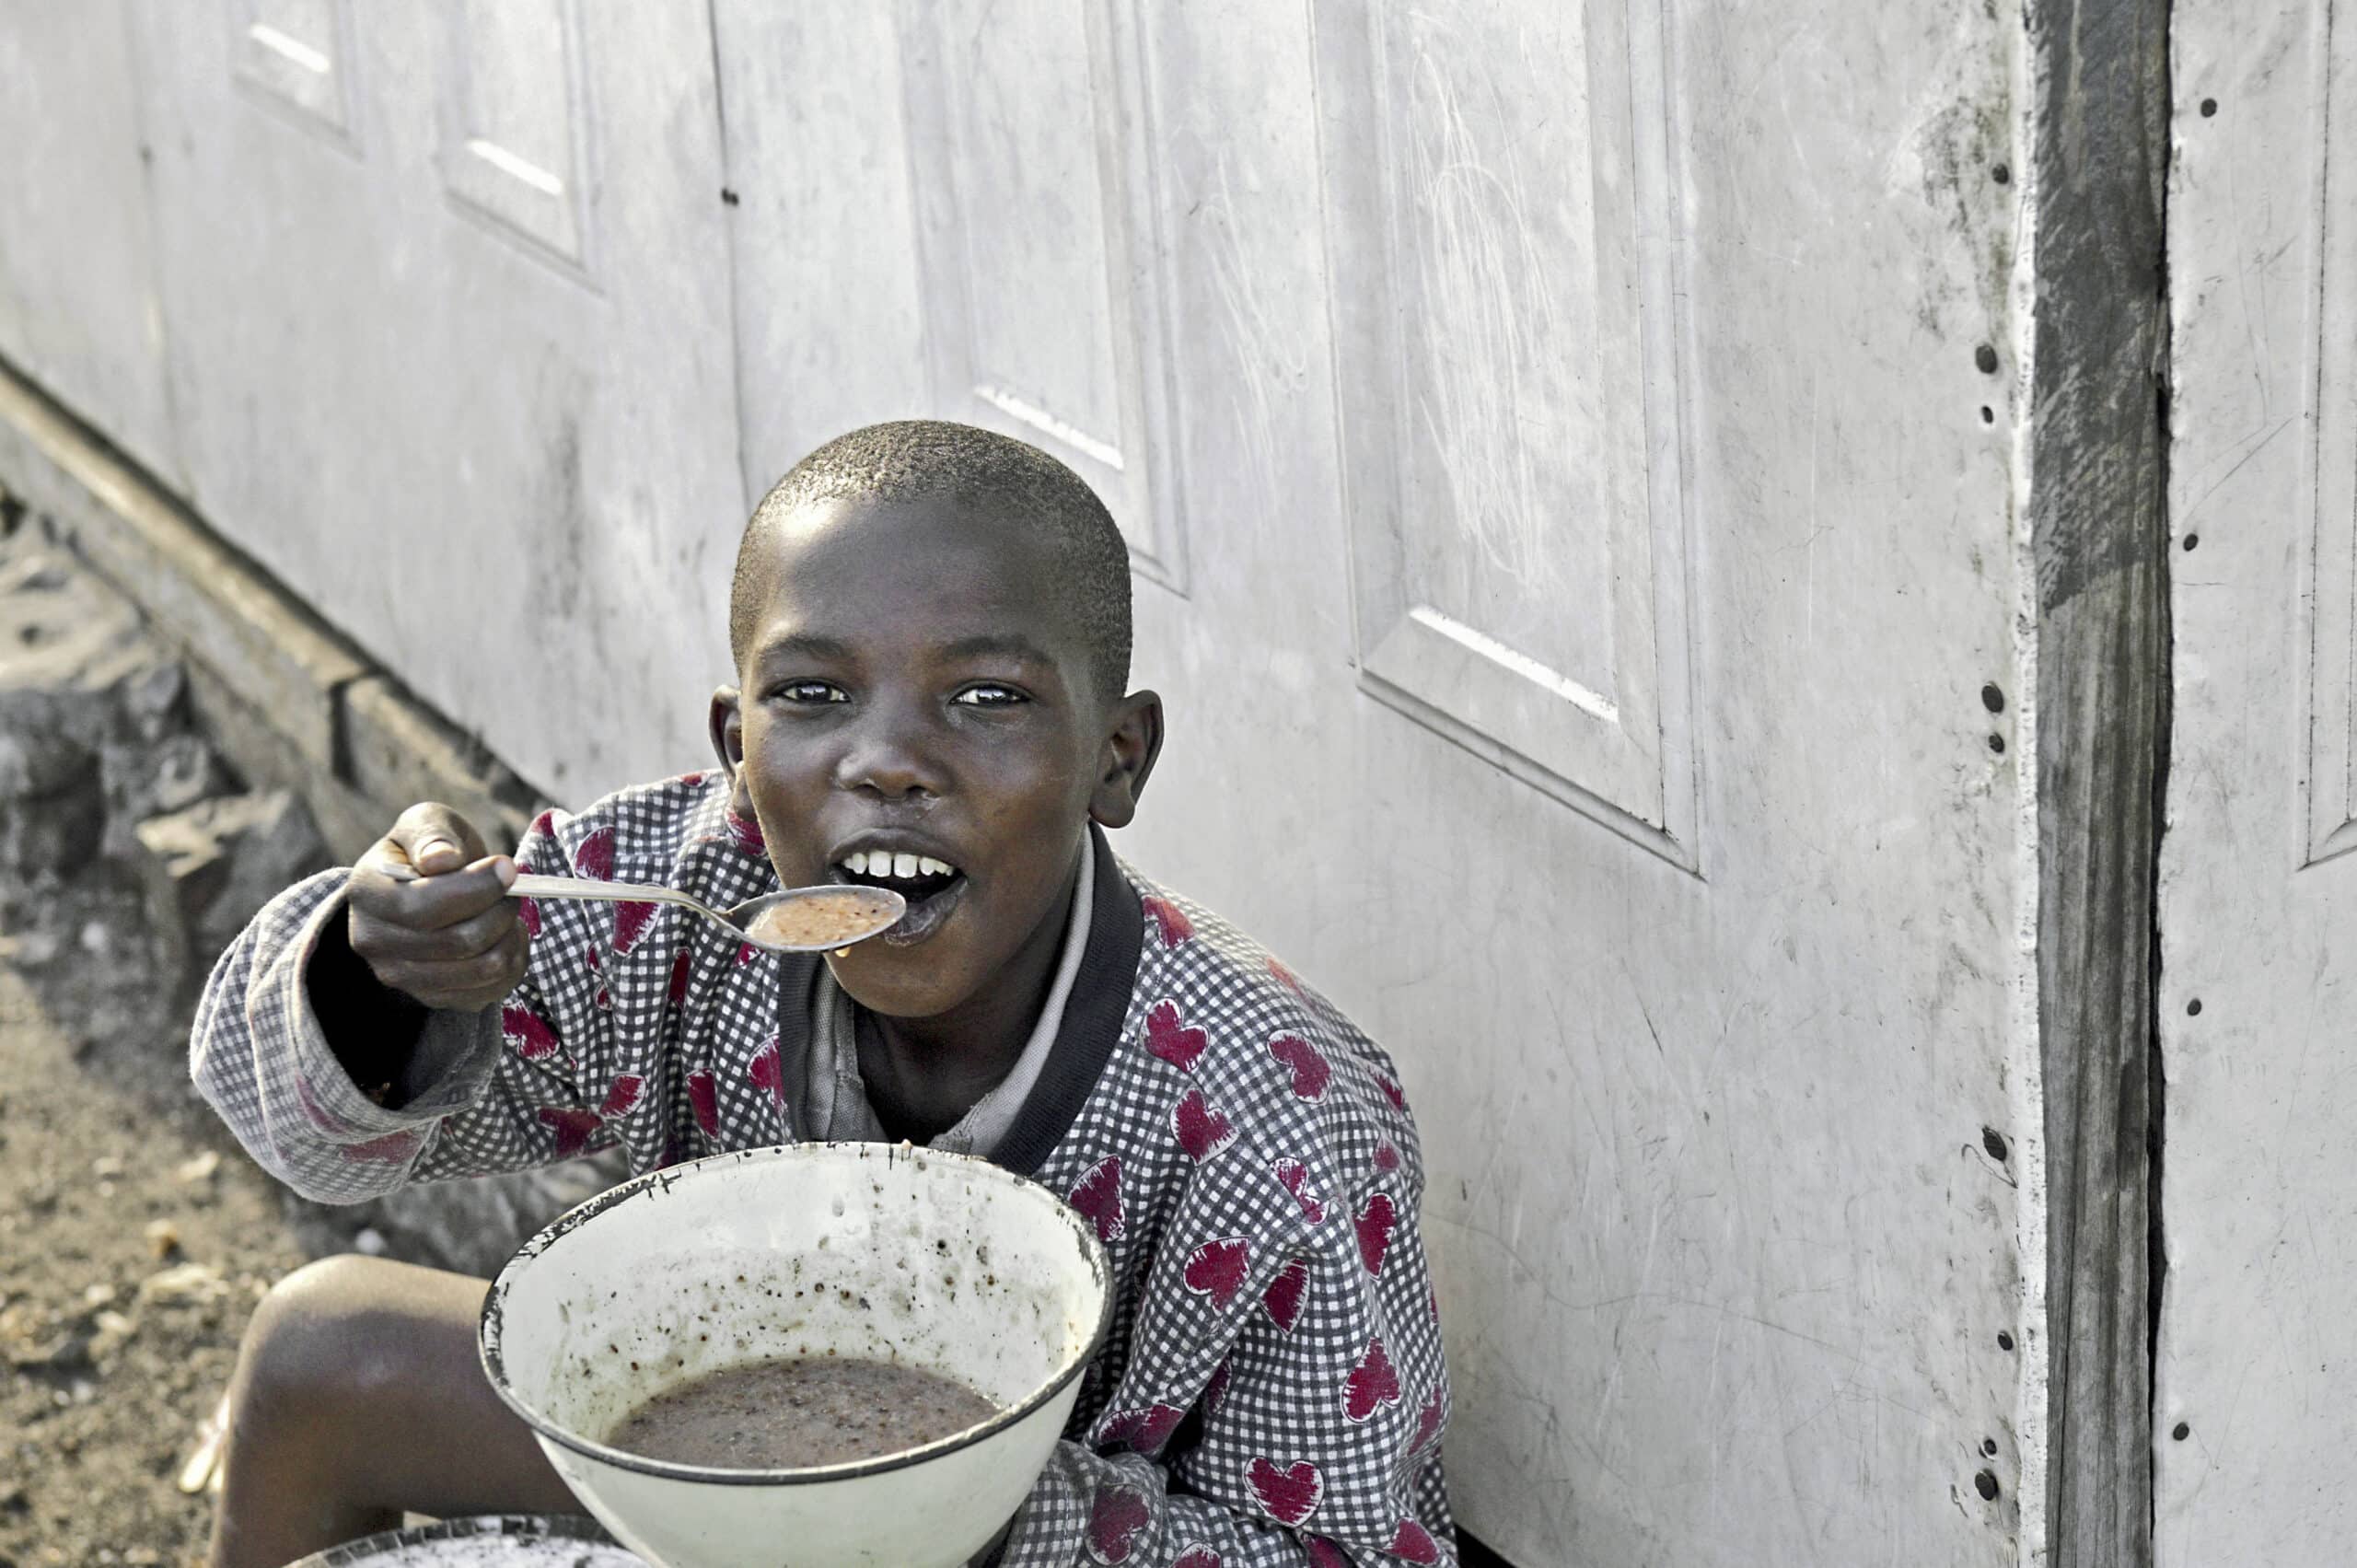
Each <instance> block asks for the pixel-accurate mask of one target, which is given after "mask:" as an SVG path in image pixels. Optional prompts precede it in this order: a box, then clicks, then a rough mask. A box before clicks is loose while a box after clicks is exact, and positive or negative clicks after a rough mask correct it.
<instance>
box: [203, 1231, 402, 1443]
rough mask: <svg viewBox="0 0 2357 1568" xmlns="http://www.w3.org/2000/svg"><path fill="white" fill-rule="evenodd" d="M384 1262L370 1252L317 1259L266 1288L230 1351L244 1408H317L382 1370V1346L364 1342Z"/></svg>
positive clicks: (358, 1390)
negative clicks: (372, 1346) (240, 1338)
mask: <svg viewBox="0 0 2357 1568" xmlns="http://www.w3.org/2000/svg"><path fill="white" fill-rule="evenodd" d="M389 1267H393V1266H392V1265H387V1264H385V1263H383V1262H382V1261H380V1260H377V1259H374V1258H361V1257H351V1256H347V1257H339V1258H322V1259H320V1260H319V1261H317V1262H315V1263H307V1264H305V1265H304V1266H303V1267H301V1268H299V1269H297V1270H296V1271H295V1272H293V1273H291V1274H289V1275H287V1276H286V1277H285V1278H284V1279H283V1280H281V1281H279V1282H278V1283H276V1284H274V1285H273V1286H272V1287H271V1289H270V1293H269V1294H268V1295H264V1296H263V1297H262V1299H261V1304H260V1305H259V1306H258V1307H255V1308H254V1315H253V1318H252V1320H251V1321H250V1323H248V1324H247V1325H246V1337H245V1342H244V1344H243V1346H242V1347H241V1348H240V1349H239V1351H238V1404H239V1405H240V1406H241V1407H245V1412H246V1413H253V1412H255V1411H257V1410H258V1409H259V1408H262V1407H266V1408H268V1409H269V1410H270V1411H273V1414H275V1413H278V1412H284V1413H286V1414H294V1413H296V1412H297V1411H300V1412H304V1413H307V1414H313V1415H318V1414H325V1413H328V1412H329V1411H332V1410H333V1409H334V1408H335V1407H336V1406H338V1405H340V1404H345V1403H347V1402H349V1401H350V1400H352V1399H353V1398H354V1396H358V1395H361V1394H363V1393H365V1391H366V1384H368V1383H369V1382H371V1381H373V1380H375V1379H377V1378H378V1377H381V1376H383V1375H384V1372H385V1370H386V1369H385V1367H384V1366H383V1365H382V1362H383V1357H382V1352H381V1351H377V1352H374V1353H372V1352H371V1351H370V1349H369V1347H368V1340H369V1339H370V1337H371V1336H370V1334H369V1331H368V1330H369V1329H370V1327H371V1320H372V1319H375V1318H381V1316H382V1311H383V1307H382V1303H383V1302H384V1300H385V1299H386V1296H387V1292H386V1290H385V1286H386V1284H387V1283H388V1280H387V1278H386V1271H387V1269H388V1268H389Z"/></svg>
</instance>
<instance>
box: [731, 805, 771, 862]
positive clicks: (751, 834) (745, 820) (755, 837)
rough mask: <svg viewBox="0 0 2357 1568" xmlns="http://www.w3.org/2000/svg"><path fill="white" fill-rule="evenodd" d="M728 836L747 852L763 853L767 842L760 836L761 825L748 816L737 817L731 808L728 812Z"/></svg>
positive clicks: (766, 849)
mask: <svg viewBox="0 0 2357 1568" xmlns="http://www.w3.org/2000/svg"><path fill="white" fill-rule="evenodd" d="M727 820H728V837H729V839H730V840H731V841H732V842H734V843H735V844H736V845H737V848H738V849H740V850H742V851H744V852H745V853H746V854H766V853H767V852H768V848H769V845H768V842H767V841H766V840H764V839H763V838H762V837H761V824H760V823H759V822H757V821H755V820H754V819H752V818H750V817H739V816H738V815H737V813H736V811H735V810H734V809H733V808H732V809H731V810H730V811H729V813H728V818H727Z"/></svg>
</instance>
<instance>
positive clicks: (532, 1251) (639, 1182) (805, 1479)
mask: <svg viewBox="0 0 2357 1568" xmlns="http://www.w3.org/2000/svg"><path fill="white" fill-rule="evenodd" d="M843 1152H856V1153H857V1154H858V1155H859V1157H861V1158H863V1159H872V1158H875V1157H876V1156H877V1155H878V1154H879V1153H880V1154H881V1155H882V1156H883V1159H884V1162H885V1164H886V1165H887V1166H889V1165H890V1164H892V1163H893V1162H894V1161H895V1160H899V1159H921V1160H939V1161H942V1162H944V1163H945V1164H950V1165H963V1166H966V1167H970V1171H971V1174H973V1175H976V1176H980V1177H981V1178H983V1179H987V1180H993V1181H998V1182H1001V1183H1003V1184H1004V1185H1006V1186H1010V1187H1013V1188H1015V1189H1016V1190H1017V1191H1021V1190H1023V1189H1026V1188H1028V1189H1030V1190H1031V1191H1035V1192H1037V1193H1039V1195H1040V1196H1041V1197H1043V1198H1045V1199H1047V1200H1048V1201H1049V1202H1051V1203H1053V1204H1054V1205H1055V1206H1056V1207H1057V1208H1058V1209H1059V1210H1061V1211H1062V1212H1063V1214H1064V1215H1065V1217H1066V1218H1067V1220H1068V1221H1069V1222H1070V1223H1071V1225H1072V1228H1073V1233H1074V1235H1075V1236H1077V1237H1079V1238H1080V1242H1081V1251H1082V1255H1083V1256H1084V1257H1086V1259H1087V1260H1088V1262H1089V1267H1090V1269H1091V1270H1092V1271H1093V1272H1095V1274H1096V1276H1097V1283H1098V1285H1099V1287H1100V1288H1099V1290H1098V1292H1097V1295H1098V1300H1097V1327H1096V1329H1095V1330H1093V1331H1092V1332H1091V1333H1090V1334H1089V1336H1088V1342H1087V1343H1086V1346H1085V1347H1083V1348H1082V1350H1081V1351H1080V1353H1078V1354H1076V1355H1074V1356H1073V1357H1071V1358H1070V1359H1069V1360H1068V1361H1067V1362H1065V1364H1064V1365H1062V1366H1060V1367H1058V1368H1057V1370H1056V1372H1055V1375H1054V1376H1051V1377H1050V1378H1049V1379H1048V1380H1047V1381H1046V1382H1045V1383H1043V1384H1042V1385H1040V1386H1039V1388H1035V1389H1034V1390H1032V1392H1031V1393H1030V1394H1029V1395H1028V1397H1027V1398H1025V1399H1024V1400H1021V1401H1019V1402H1018V1403H1016V1404H1013V1405H1009V1406H1008V1407H1007V1408H1006V1409H1004V1410H1003V1411H999V1412H998V1413H997V1414H995V1415H993V1416H992V1417H991V1418H990V1419H989V1420H988V1421H984V1422H980V1423H976V1424H975V1425H972V1426H970V1427H967V1428H966V1429H965V1430H963V1431H961V1432H954V1433H952V1434H949V1435H948V1436H946V1437H939V1438H935V1440H934V1441H933V1442H931V1443H928V1444H926V1445H924V1446H923V1447H921V1448H908V1449H903V1450H901V1451H900V1452H899V1453H893V1454H882V1455H878V1456H877V1457H876V1458H871V1459H851V1460H846V1461H844V1462H843V1463H842V1464H837V1465H816V1466H809V1467H805V1468H802V1469H759V1470H753V1469H718V1468H714V1467H710V1466H704V1465H683V1464H679V1463H676V1462H674V1461H672V1460H669V1459H651V1458H646V1457H645V1456H644V1455H642V1454H633V1453H632V1452H630V1451H629V1450H628V1449H625V1448H616V1447H613V1446H610V1445H608V1444H604V1443H600V1442H598V1441H597V1440H595V1439H594V1438H589V1437H584V1436H582V1435H581V1434H579V1433H576V1432H574V1431H571V1430H569V1429H568V1428H566V1427H564V1426H562V1425H560V1424H558V1423H556V1422H555V1421H554V1420H552V1419H551V1418H550V1417H548V1416H547V1415H545V1414H543V1413H542V1412H540V1411H539V1410H536V1409H535V1408H533V1406H532V1405H531V1404H530V1403H528V1401H527V1400H525V1399H524V1398H523V1396H521V1395H520V1394H518V1393H517V1392H516V1390H515V1389H514V1388H510V1387H509V1386H508V1382H507V1371H506V1363H505V1358H504V1355H503V1353H502V1345H501V1334H502V1330H503V1328H504V1323H503V1318H502V1313H503V1308H504V1305H505V1302H504V1298H505V1293H506V1291H507V1288H508V1286H509V1285H510V1284H511V1283H513V1281H514V1279H515V1277H516V1275H517V1274H518V1273H519V1272H521V1271H522V1269H523V1268H524V1266H525V1265H526V1264H528V1263H529V1262H531V1261H532V1260H534V1259H536V1258H538V1257H539V1256H540V1254H541V1253H543V1252H546V1251H547V1250H548V1249H550V1248H551V1247H553V1246H554V1245H556V1243H557V1242H559V1241H561V1240H563V1238H564V1237H568V1236H570V1235H572V1234H573V1233H574V1232H575V1231H576V1230H578V1229H580V1228H581V1227H582V1226H583V1225H586V1224H588V1223H589V1222H590V1221H591V1220H593V1219H596V1218H597V1217H598V1215H599V1214H604V1213H605V1212H606V1211H607V1210H609V1209H611V1208H614V1207H616V1206H617V1205H619V1204H621V1203H625V1202H629V1201H630V1200H631V1199H633V1198H634V1197H637V1196H638V1195H639V1194H641V1193H643V1192H646V1191H651V1190H653V1189H656V1188H660V1189H662V1190H663V1191H669V1190H670V1188H671V1186H672V1185H673V1184H674V1183H675V1182H678V1181H679V1180H682V1179H686V1178H688V1177H691V1176H692V1175H694V1174H695V1173H696V1172H697V1171H699V1170H702V1169H706V1168H709V1167H717V1166H723V1165H729V1166H734V1165H742V1164H745V1163H747V1162H754V1163H761V1164H768V1163H771V1162H780V1163H783V1162H785V1161H788V1160H791V1159H794V1158H809V1157H815V1156H822V1155H826V1154H829V1153H843ZM1113 1296H1114V1282H1113V1269H1112V1260H1111V1259H1110V1257H1109V1255H1108V1254H1107V1252H1106V1250H1105V1244H1104V1242H1103V1241H1102V1240H1101V1239H1099V1238H1098V1237H1097V1232H1096V1230H1095V1229H1094V1228H1093V1227H1092V1226H1090V1225H1088V1224H1087V1223H1086V1218H1085V1216H1083V1215H1081V1214H1079V1213H1078V1212H1077V1211H1075V1210H1074V1209H1073V1207H1072V1206H1071V1205H1070V1204H1069V1203H1066V1202H1064V1201H1063V1200H1062V1198H1059V1197H1057V1196H1056V1194H1055V1193H1054V1192H1053V1191H1051V1190H1050V1189H1049V1188H1047V1187H1045V1186H1043V1185H1042V1184H1040V1183H1039V1182H1037V1181H1034V1180H1032V1179H1030V1178H1029V1177H1027V1176H1022V1175H1018V1174H1017V1173H1016V1172H1015V1171H1011V1170H1009V1169H1007V1168H1006V1167H1004V1166H1000V1165H994V1164H993V1163H992V1162H991V1161H989V1160H986V1159H983V1158H981V1156H976V1155H961V1154H956V1153H952V1152H951V1151H949V1150H946V1149H921V1148H915V1147H912V1146H911V1145H908V1144H874V1143H846V1142H834V1143H818V1142H812V1143H804V1144H768V1145H765V1146H762V1147H758V1148H750V1149H730V1150H726V1151H724V1152H722V1153H720V1154H715V1155H706V1156H702V1158H700V1159H692V1160H684V1161H682V1162H680V1163H679V1164H678V1165H670V1166H665V1167H662V1168H660V1169H657V1170H648V1171H642V1172H640V1173H639V1174H638V1175H636V1176H633V1177H632V1178H631V1179H629V1180H627V1181H624V1182H622V1183H621V1184H620V1185H619V1186H615V1187H611V1188H609V1189H608V1190H607V1191H603V1192H600V1193H598V1195H597V1196H596V1197H594V1198H591V1199H589V1200H587V1201H586V1202H582V1203H577V1204H575V1206H574V1207H572V1208H570V1209H568V1210H566V1211H565V1212H564V1213H563V1214H560V1215H559V1216H557V1218H556V1219H554V1220H553V1221H552V1222H550V1224H549V1225H546V1226H544V1227H543V1228H542V1229H541V1230H540V1232H539V1234H537V1235H535V1236H534V1237H532V1238H531V1239H530V1240H528V1241H527V1242H525V1243H524V1245H523V1246H521V1247H519V1248H517V1249H516V1252H515V1254H514V1255H513V1256H511V1257H510V1258H509V1259H508V1260H507V1261H506V1262H505V1263H503V1264H501V1265H500V1268H499V1272H498V1273H496V1274H494V1275H493V1276H492V1281H491V1288H490V1289H489V1290H488V1291H486V1292H485V1293H484V1294H483V1300H482V1316H481V1317H480V1318H478V1320H477V1323H476V1329H475V1348H476V1352H477V1355H478V1358H479V1359H480V1361H481V1363H482V1369H483V1376H484V1377H485V1378H486V1379H487V1380H488V1381H489V1382H490V1384H491V1388H492V1392H493V1393H494V1394H496V1395H497V1396H498V1397H499V1400H500V1402H501V1403H502V1404H504V1405H505V1406H506V1407H507V1408H508V1409H509V1410H510V1411H514V1412H515V1413H516V1415H517V1417H519V1418H520V1419H521V1420H522V1421H523V1422H524V1423H525V1424H526V1425H528V1426H529V1427H530V1428H531V1429H532V1431H533V1432H534V1433H535V1434H537V1435H539V1436H540V1437H542V1438H545V1439H546V1440H548V1441H549V1442H552V1443H555V1444H558V1445H560V1446H563V1447H566V1448H570V1449H572V1450H573V1451H574V1452H575V1453H576V1454H579V1455H581V1456H582V1457H583V1458H591V1459H595V1460H597V1461H598V1463H600V1464H605V1465H611V1466H613V1467H614V1468H615V1469H625V1470H633V1471H636V1472H637V1473H638V1474H641V1475H651V1476H658V1477H661V1478H663V1479H664V1480H667V1481H698V1482H702V1483H703V1484H706V1485H712V1486H806V1485H817V1484H819V1483H822V1482H825V1481H851V1480H853V1479H856V1478H858V1477H860V1476H869V1475H881V1474H883V1473H885V1472H886V1471H888V1470H897V1469H906V1468H907V1467H909V1466H911V1465H916V1464H923V1463H925V1462H926V1461H928V1460H932V1459H937V1458H942V1457H943V1456H944V1455H946V1454H951V1453H955V1452H956V1451H957V1450H958V1449H960V1448H964V1447H969V1446H972V1445H973V1444H976V1443H980V1442H981V1441H982V1440H983V1439H984V1438H987V1437H991V1436H993V1435H995V1434H998V1433H1001V1432H1004V1431H1005V1430H1006V1429H1007V1428H1009V1427H1011V1426H1014V1425H1016V1424H1017V1423H1020V1422H1023V1421H1025V1420H1028V1418H1029V1417H1030V1416H1031V1415H1033V1414H1034V1413H1035V1412H1037V1411H1039V1410H1040V1409H1041V1408H1042V1407H1044V1406H1045V1405H1047V1404H1049V1403H1050V1402H1051V1401H1052V1400H1054V1399H1055V1398H1056V1397H1057V1396H1058V1395H1059V1394H1061V1393H1062V1392H1063V1391H1064V1389H1065V1388H1067V1387H1069V1386H1070V1385H1071V1384H1072V1382H1073V1381H1074V1379H1076V1378H1077V1377H1079V1376H1080V1375H1081V1374H1082V1373H1083V1372H1085V1371H1086V1370H1087V1368H1088V1366H1089V1365H1090V1364H1091V1363H1093V1362H1094V1361H1095V1360H1096V1359H1097V1352H1098V1351H1099V1350H1101V1349H1103V1348H1104V1345H1105V1339H1106V1336H1107V1334H1108V1333H1109V1332H1110V1330H1111V1329H1112V1324H1113Z"/></svg>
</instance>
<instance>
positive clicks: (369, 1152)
mask: <svg viewBox="0 0 2357 1568" xmlns="http://www.w3.org/2000/svg"><path fill="white" fill-rule="evenodd" d="M422 1142H424V1139H423V1138H422V1137H421V1136H420V1135H419V1134H417V1133H415V1132H388V1133H386V1134H385V1135H384V1136H383V1137H381V1138H371V1139H369V1140H367V1141H366V1143H360V1144H344V1145H343V1147H342V1148H340V1149H338V1150H337V1151H336V1152H337V1153H338V1154H340V1155H342V1156H343V1163H344V1164H346V1165H407V1164H408V1163H409V1156H412V1155H413V1154H415V1153H416V1152H417V1145H418V1144H420V1143H422Z"/></svg>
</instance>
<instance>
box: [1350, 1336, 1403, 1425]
mask: <svg viewBox="0 0 2357 1568" xmlns="http://www.w3.org/2000/svg"><path fill="white" fill-rule="evenodd" d="M1398 1403H1399V1369H1398V1368H1396V1367H1394V1366H1393V1365H1391V1358H1390V1357H1389V1356H1388V1355H1387V1354H1385V1353H1384V1350H1383V1337H1382V1336H1381V1335H1380V1334H1378V1335H1376V1337H1375V1338H1374V1339H1371V1340H1369V1341H1368V1342H1367V1344H1366V1353H1365V1354H1364V1355H1362V1356H1360V1357H1359V1364H1358V1365H1356V1366H1353V1367H1352V1368H1351V1375H1350V1376H1348V1377H1345V1378H1344V1379H1342V1413H1343V1414H1344V1415H1345V1416H1347V1417H1349V1418H1350V1421H1351V1424H1353V1426H1355V1425H1357V1424H1358V1423H1361V1422H1363V1421H1365V1420H1367V1419H1368V1418H1369V1417H1371V1416H1373V1415H1374V1414H1375V1412H1376V1411H1379V1410H1381V1409H1382V1408H1383V1407H1384V1406H1386V1405H1396V1404H1398Z"/></svg>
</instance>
